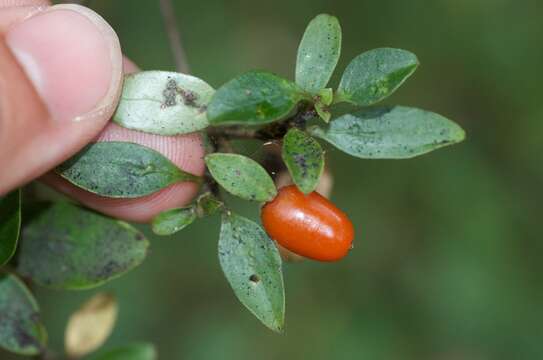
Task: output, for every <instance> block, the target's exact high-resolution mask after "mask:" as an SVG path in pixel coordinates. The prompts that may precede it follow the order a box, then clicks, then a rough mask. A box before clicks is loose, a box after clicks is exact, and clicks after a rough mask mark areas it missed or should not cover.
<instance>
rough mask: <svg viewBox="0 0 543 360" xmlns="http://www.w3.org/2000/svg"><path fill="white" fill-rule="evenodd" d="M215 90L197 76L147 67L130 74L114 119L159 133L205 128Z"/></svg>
mask: <svg viewBox="0 0 543 360" xmlns="http://www.w3.org/2000/svg"><path fill="white" fill-rule="evenodd" d="M214 92H215V90H214V89H213V88H212V87H211V86H209V85H208V84H207V83H206V82H205V81H203V80H200V79H198V78H196V77H194V76H190V75H185V74H180V73H175V72H167V71H144V72H140V73H136V74H130V75H127V76H126V77H125V79H124V85H123V92H122V94H121V100H120V102H119V105H118V107H117V111H116V112H115V115H114V116H113V121H114V122H116V123H117V124H119V125H121V126H122V127H125V128H128V129H134V130H139V131H144V132H147V133H152V134H159V135H176V134H188V133H191V132H195V131H198V130H202V129H204V128H206V127H207V126H208V125H209V123H208V121H207V116H206V108H207V105H208V104H209V101H210V100H211V97H212V96H213V93H214Z"/></svg>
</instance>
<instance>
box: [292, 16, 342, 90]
mask: <svg viewBox="0 0 543 360" xmlns="http://www.w3.org/2000/svg"><path fill="white" fill-rule="evenodd" d="M340 52H341V27H340V25H339V21H338V19H337V18H336V17H334V16H331V15H328V14H320V15H317V16H316V17H315V18H314V19H313V20H311V22H310V23H309V25H307V28H306V29H305V33H304V36H303V37H302V41H301V42H300V46H299V47H298V57H297V59H296V83H297V84H298V85H300V87H301V88H302V89H304V90H305V91H307V92H310V93H312V94H315V93H317V92H318V91H319V90H320V89H322V88H324V87H325V86H326V84H328V81H330V77H331V76H332V74H333V72H334V69H335V68H336V65H337V62H338V60H339V55H340Z"/></svg>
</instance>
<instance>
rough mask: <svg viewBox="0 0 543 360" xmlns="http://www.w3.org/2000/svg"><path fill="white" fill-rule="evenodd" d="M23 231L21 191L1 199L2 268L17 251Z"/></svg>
mask: <svg viewBox="0 0 543 360" xmlns="http://www.w3.org/2000/svg"><path fill="white" fill-rule="evenodd" d="M20 229H21V191H20V190H15V191H13V192H11V193H9V194H8V195H6V196H4V197H3V198H1V199H0V266H2V265H5V264H7V262H8V261H9V259H11V257H12V256H13V254H14V253H15V250H16V249H17V242H18V240H19V232H20Z"/></svg>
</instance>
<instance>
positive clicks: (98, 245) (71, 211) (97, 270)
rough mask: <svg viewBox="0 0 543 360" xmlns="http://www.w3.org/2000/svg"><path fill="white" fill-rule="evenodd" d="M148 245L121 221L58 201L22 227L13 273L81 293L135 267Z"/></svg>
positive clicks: (139, 234)
mask: <svg viewBox="0 0 543 360" xmlns="http://www.w3.org/2000/svg"><path fill="white" fill-rule="evenodd" d="M148 246H149V242H148V241H147V240H146V239H145V238H144V237H143V235H142V234H141V233H140V232H138V231H137V230H136V229H134V228H133V227H132V226H130V225H128V224H127V223H125V222H122V221H117V220H114V219H111V218H108V217H105V216H102V215H99V214H97V213H94V212H92V211H89V210H85V209H83V208H80V207H78V206H75V205H72V204H69V203H65V202H58V203H54V204H52V205H50V204H48V205H45V206H43V207H42V208H41V209H40V211H39V212H37V214H36V215H35V216H33V217H32V219H31V220H30V221H29V223H27V224H25V226H24V227H23V231H22V238H21V246H20V250H19V258H18V260H19V261H18V268H17V270H18V271H19V272H20V273H21V274H22V275H23V276H26V277H29V278H31V279H32V280H33V281H34V282H36V283H38V284H40V285H44V286H49V287H54V288H63V289H87V288H92V287H96V286H98V285H101V284H103V283H105V282H107V281H109V280H111V279H114V278H116V277H119V276H121V275H122V274H124V273H126V272H127V271H129V270H131V269H133V268H134V267H136V266H138V265H139V264H140V263H141V262H142V261H143V259H144V258H145V256H146V255H147V248H148Z"/></svg>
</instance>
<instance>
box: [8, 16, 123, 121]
mask: <svg viewBox="0 0 543 360" xmlns="http://www.w3.org/2000/svg"><path fill="white" fill-rule="evenodd" d="M6 42H7V44H8V46H9V47H10V49H11V51H12V52H13V54H14V55H15V57H16V58H17V60H18V62H19V63H20V64H21V66H22V68H23V69H24V71H25V72H26V74H27V76H28V78H29V79H30V81H32V83H33V85H34V87H35V89H36V91H37V92H38V94H39V95H40V96H41V98H42V99H43V101H44V103H45V105H46V106H47V107H48V109H49V112H50V114H51V117H52V118H53V119H54V120H55V121H61V122H62V121H71V120H75V121H80V120H87V119H92V118H94V117H100V118H103V115H104V112H112V111H113V110H114V107H115V106H116V103H117V99H118V96H119V93H120V90H121V82H122V54H121V48H120V45H119V39H118V38H117V35H116V34H115V32H114V31H113V29H112V28H111V27H110V26H109V25H108V23H107V22H106V21H105V20H104V19H102V18H101V17H100V16H99V15H98V14H96V13H95V12H93V11H92V10H90V9H88V8H85V7H82V6H78V5H55V6H52V7H50V8H47V9H46V10H45V11H43V12H40V13H38V14H35V15H33V16H32V17H30V18H28V19H26V20H25V21H23V22H22V23H19V24H17V25H15V26H13V27H12V28H11V29H10V30H9V31H8V33H7V35H6Z"/></svg>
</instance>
